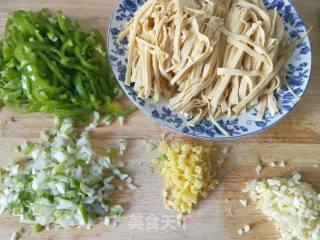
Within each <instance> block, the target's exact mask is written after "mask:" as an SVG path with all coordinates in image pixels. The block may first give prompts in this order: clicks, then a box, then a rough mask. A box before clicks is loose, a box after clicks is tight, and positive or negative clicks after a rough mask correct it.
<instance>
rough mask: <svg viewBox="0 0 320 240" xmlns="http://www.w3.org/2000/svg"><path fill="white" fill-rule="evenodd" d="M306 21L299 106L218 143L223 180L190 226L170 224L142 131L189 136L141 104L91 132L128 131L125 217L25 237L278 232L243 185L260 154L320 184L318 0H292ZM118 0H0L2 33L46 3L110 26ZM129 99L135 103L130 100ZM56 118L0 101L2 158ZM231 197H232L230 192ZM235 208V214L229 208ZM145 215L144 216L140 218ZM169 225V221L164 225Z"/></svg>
mask: <svg viewBox="0 0 320 240" xmlns="http://www.w3.org/2000/svg"><path fill="white" fill-rule="evenodd" d="M292 2H293V4H294V5H295V7H296V8H297V9H298V11H299V13H300V14H301V16H302V18H303V19H304V20H305V22H306V24H307V26H308V27H311V26H313V27H314V29H313V31H312V33H311V34H310V37H311V41H312V48H313V70H312V78H311V80H310V85H309V87H308V90H307V92H306V94H305V96H304V97H303V98H302V100H301V103H300V104H299V105H298V107H297V108H296V109H295V110H294V111H293V112H292V113H290V114H289V116H288V118H286V119H285V120H283V121H282V122H281V123H279V124H277V125H276V126H275V127H273V128H272V129H269V130H267V131H265V132H263V133H261V134H258V135H254V136H251V137H247V138H244V139H241V140H237V141H232V142H220V143H216V144H217V145H218V146H220V147H221V148H224V147H225V146H228V147H229V148H230V152H229V153H228V154H227V156H217V159H219V158H221V157H226V158H227V161H226V164H225V166H224V167H223V169H222V171H221V172H220V174H219V179H220V181H221V184H220V186H219V188H218V189H217V190H216V191H214V192H213V193H211V194H210V195H209V198H208V199H206V200H203V201H201V203H200V205H199V207H198V208H197V209H196V210H195V211H194V212H193V214H192V215H191V216H188V217H187V224H186V226H185V229H182V228H181V227H178V226H177V225H176V224H175V222H174V223H173V224H172V225H173V226H171V228H170V227H168V226H167V227H166V226H164V224H165V223H167V222H168V221H169V220H172V219H174V217H175V213H174V212H172V211H168V210H165V209H164V208H163V204H162V199H161V193H162V188H163V181H162V177H161V176H159V174H158V173H157V169H155V168H154V166H153V164H152V163H151V159H153V158H154V157H155V156H156V154H157V153H156V151H151V152H150V151H146V148H145V146H144V145H143V143H142V139H151V140H159V139H161V138H162V136H163V135H164V134H166V135H167V136H168V137H169V138H172V139H176V140H190V138H189V137H185V136H182V135H180V134H178V133H175V132H171V131H170V130H168V129H166V128H164V127H162V126H160V125H158V124H156V123H155V122H153V121H152V120H150V119H148V118H147V117H145V116H144V115H143V114H142V113H140V112H138V111H137V112H135V113H134V114H132V115H131V116H130V117H129V118H128V119H126V121H125V126H123V127H121V126H120V125H119V124H118V123H115V124H113V125H112V126H109V127H102V128H98V129H95V130H94V131H92V132H91V135H90V136H91V139H92V142H93V143H94V145H95V146H97V148H101V149H103V147H104V146H106V145H108V144H109V143H112V142H114V140H115V139H118V138H127V139H130V141H129V151H128V153H127V155H126V156H125V160H126V161H127V162H128V165H127V167H128V169H129V171H130V173H131V174H132V175H133V177H134V178H135V181H136V183H137V185H139V186H140V187H139V189H138V190H137V191H135V192H124V193H122V194H121V195H120V196H118V197H119V201H120V202H123V203H124V204H125V206H126V208H127V209H128V211H127V213H126V214H125V216H123V217H122V218H121V219H119V225H118V226H117V227H116V228H113V227H106V226H105V225H103V224H99V225H97V226H94V228H93V229H91V230H87V229H82V228H81V229H70V230H49V231H44V232H42V233H40V234H33V233H31V234H29V235H28V236H25V237H23V239H46V240H47V239H52V240H55V239H98V240H100V239H113V240H125V239H137V240H149V239H150V240H157V239H164V240H166V239H168V240H169V239H170V240H175V239H177V240H178V239H179V240H180V239H195V240H197V239H199V240H200V239H204V240H206V239H210V240H220V239H221V240H229V239H230V240H235V239H259V240H260V239H261V240H272V239H278V233H277V232H276V231H275V229H274V227H273V225H272V223H270V222H268V221H267V220H266V218H264V217H263V216H262V215H261V214H260V213H259V212H258V211H257V210H255V209H254V207H253V206H251V205H249V206H248V207H243V206H241V205H240V203H239V199H244V198H246V196H245V195H243V193H242V192H241V189H242V188H243V187H244V183H245V181H246V180H251V179H254V178H256V175H255V167H256V166H255V164H256V159H257V158H258V157H261V159H262V160H263V161H264V162H266V163H268V162H271V161H279V160H285V161H287V165H288V167H287V168H285V169H283V168H271V167H267V168H265V169H264V170H263V172H262V176H261V177H273V176H289V175H290V174H291V173H292V172H293V171H296V170H298V171H300V172H301V173H302V175H303V177H304V179H305V181H307V182H310V183H311V184H312V185H313V186H315V187H316V189H318V190H319V189H320V175H319V170H320V169H319V168H316V167H315V166H314V165H315V164H320V77H319V76H320V14H319V13H320V1H319V0H295V1H292ZM116 3H117V0H51V1H49V0H46V1H44V0H38V1H34V0H28V1H25V0H14V1H13V0H0V37H1V36H2V35H3V34H4V26H5V23H6V19H7V15H8V13H9V12H10V11H13V10H17V9H28V10H39V9H41V8H43V7H45V8H49V9H51V10H57V9H62V10H63V12H64V13H65V14H66V15H67V16H69V17H72V18H75V19H78V20H79V22H80V23H81V24H82V25H83V26H84V27H85V28H87V29H89V28H93V27H94V28H96V29H98V30H99V31H101V32H102V33H104V34H105V33H106V31H107V26H108V21H109V17H110V15H111V13H112V10H113V8H114V6H115V5H116ZM124 101H125V104H130V103H129V102H128V100H124ZM51 126H52V117H50V116H48V115H45V114H31V115H21V114H16V113H13V112H12V111H10V110H9V109H7V108H5V107H4V108H1V109H0V150H1V152H0V164H1V165H4V164H7V163H8V162H10V161H13V160H15V157H14V154H13V152H14V151H13V150H14V148H15V146H16V145H17V144H21V143H23V142H25V141H26V140H31V139H37V138H38V137H39V134H40V132H41V131H43V130H47V129H49V128H50V127H51ZM228 198H230V201H229V202H227V201H226V199H228ZM230 210H232V212H233V216H231V214H230ZM138 217H139V218H142V220H143V222H142V223H143V224H144V225H143V226H142V227H141V228H142V229H132V228H134V227H137V226H136V225H137V221H138V220H139V218H138ZM151 218H153V220H155V219H157V220H158V221H157V226H158V227H159V229H155V228H156V227H155V226H153V229H152V227H150V226H147V225H148V223H150V221H151V220H150V219H151ZM140 220H141V219H140ZM246 224H251V225H252V226H253V227H252V231H250V232H249V233H248V234H246V235H244V236H241V237H240V236H239V235H238V233H237V231H238V229H239V228H240V227H243V226H244V225H246ZM0 226H1V227H0V239H9V237H10V235H11V234H12V232H14V231H16V230H17V229H18V228H19V226H20V225H19V222H18V219H17V218H15V217H9V216H6V215H3V216H1V217H0ZM161 228H163V229H161Z"/></svg>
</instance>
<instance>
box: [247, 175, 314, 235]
mask: <svg viewBox="0 0 320 240" xmlns="http://www.w3.org/2000/svg"><path fill="white" fill-rule="evenodd" d="M245 191H246V192H249V193H250V197H251V199H252V200H253V201H254V202H255V203H256V205H257V208H258V209H260V210H261V211H262V212H263V213H264V214H265V215H266V216H267V217H268V218H269V219H271V220H274V221H275V223H276V226H277V229H279V231H280V234H281V238H280V240H293V239H297V240H306V239H308V240H319V239H320V194H317V193H316V192H315V190H314V189H313V188H312V187H311V185H310V184H307V183H303V182H302V181H301V176H300V174H298V173H296V174H294V176H293V177H292V178H291V179H284V178H275V179H268V180H263V181H257V180H255V181H252V182H251V183H248V184H247V187H246V189H245Z"/></svg>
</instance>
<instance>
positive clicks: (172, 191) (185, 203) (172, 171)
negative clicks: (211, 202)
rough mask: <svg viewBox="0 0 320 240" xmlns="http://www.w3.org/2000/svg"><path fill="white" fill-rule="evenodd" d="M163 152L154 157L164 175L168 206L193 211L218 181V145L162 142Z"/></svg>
mask: <svg viewBox="0 0 320 240" xmlns="http://www.w3.org/2000/svg"><path fill="white" fill-rule="evenodd" d="M160 152H161V154H160V156H159V157H158V158H157V159H156V160H155V163H156V164H158V165H159V167H160V172H161V174H163V175H164V177H165V190H164V193H163V198H164V203H165V206H166V207H167V208H169V209H174V210H176V211H178V212H179V213H182V214H185V213H191V211H192V208H193V207H194V206H195V205H196V204H197V203H198V199H199V197H202V198H206V197H207V195H208V192H209V191H210V190H213V189H215V188H216V187H217V185H218V180H217V179H215V177H216V172H215V171H214V168H213V162H212V160H213V158H214V156H215V153H216V148H214V147H213V146H212V145H205V144H198V143H175V144H169V143H167V142H165V141H162V142H161V143H160Z"/></svg>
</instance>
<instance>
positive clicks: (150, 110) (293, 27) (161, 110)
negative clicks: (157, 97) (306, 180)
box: [107, 0, 311, 140]
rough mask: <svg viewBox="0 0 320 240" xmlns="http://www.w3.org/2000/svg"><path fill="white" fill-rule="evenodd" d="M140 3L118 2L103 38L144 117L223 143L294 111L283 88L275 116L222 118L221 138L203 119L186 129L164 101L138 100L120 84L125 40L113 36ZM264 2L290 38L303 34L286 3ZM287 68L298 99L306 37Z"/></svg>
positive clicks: (304, 81) (307, 52)
mask: <svg viewBox="0 0 320 240" xmlns="http://www.w3.org/2000/svg"><path fill="white" fill-rule="evenodd" d="M144 2H145V0H120V2H119V3H118V5H117V7H116V8H115V10H114V12H113V15H112V18H111V21H110V25H109V31H108V36H107V40H108V55H109V61H110V64H111V66H112V69H113V72H114V74H115V76H116V78H117V79H118V81H119V84H120V86H121V87H122V89H123V90H124V92H125V93H126V94H127V95H128V97H129V98H130V100H131V101H132V102H133V103H135V104H136V105H137V107H138V108H139V109H140V110H141V111H142V112H143V113H144V114H146V115H147V116H149V117H150V118H152V119H154V120H156V121H157V122H159V123H161V124H163V125H164V126H166V127H168V128H171V129H173V130H176V131H178V132H180V133H184V134H187V135H190V136H194V137H198V138H203V139H209V140H223V139H233V138H239V137H244V136H248V135H251V134H255V133H258V132H261V131H263V130H265V129H267V128H270V127H271V126H273V125H274V124H276V123H277V122H279V121H280V120H282V119H283V118H284V117H285V116H286V115H287V114H288V113H289V112H291V111H292V110H293V109H294V108H295V106H296V105H297V103H298V100H297V99H296V98H295V97H294V96H293V95H292V94H291V93H290V91H289V90H288V89H287V88H286V87H283V88H282V89H281V91H280V92H279V93H278V94H277V96H276V97H277V98H278V104H279V108H280V111H279V113H278V114H277V115H276V116H274V117H272V116H271V114H270V113H269V112H267V113H266V116H265V118H264V119H263V120H261V121H259V120H257V118H256V115H257V109H256V108H253V109H252V110H251V111H249V112H247V113H245V114H241V115H240V116H238V117H236V118H228V117H223V118H222V119H220V120H219V121H218V123H219V124H220V125H221V126H222V127H223V128H224V129H225V130H226V131H227V132H228V133H229V136H225V135H224V134H222V133H221V132H220V131H219V130H218V129H217V128H216V127H215V126H214V125H213V123H212V122H211V121H209V120H207V119H205V120H203V121H202V122H201V123H200V124H198V125H196V126H189V125H188V124H187V122H188V118H186V117H185V116H183V115H182V114H180V113H177V112H174V111H172V110H170V108H169V106H168V102H167V101H165V100H161V101H160V102H157V103H155V102H154V101H153V100H152V99H141V98H139V97H138V96H137V94H136V92H135V91H134V90H133V86H126V85H125V84H124V80H125V74H126V67H127V50H128V49H127V46H128V41H127V40H124V41H123V42H121V43H120V42H118V41H117V36H118V34H119V33H120V31H121V30H122V29H123V27H124V26H125V25H126V23H128V22H129V21H130V19H131V18H132V17H133V16H134V13H135V12H136V11H137V9H139V8H140V7H141V6H142V5H143V4H144ZM264 2H265V5H266V6H267V8H268V9H270V10H271V9H274V8H277V9H278V11H279V14H280V15H281V17H282V19H283V21H284V24H285V31H286V34H287V35H288V36H290V37H291V38H292V39H299V38H301V37H302V36H303V35H304V34H305V33H306V32H307V29H306V27H305V24H304V22H303V20H302V19H301V18H300V16H299V14H298V13H297V11H296V10H295V9H294V7H293V6H292V4H291V3H290V2H289V1H288V0H273V1H272V0H264ZM287 69H288V72H287V80H288V83H289V85H290V86H291V87H292V89H293V90H294V92H295V93H296V94H297V95H298V96H300V97H302V95H303V94H304V92H305V90H306V88H307V85H308V82H309V77H310V74H311V46H310V41H309V38H306V39H305V40H304V41H303V42H302V43H300V44H299V45H298V46H297V48H296V49H295V51H294V52H293V54H292V57H291V58H290V60H289V61H288V64H287Z"/></svg>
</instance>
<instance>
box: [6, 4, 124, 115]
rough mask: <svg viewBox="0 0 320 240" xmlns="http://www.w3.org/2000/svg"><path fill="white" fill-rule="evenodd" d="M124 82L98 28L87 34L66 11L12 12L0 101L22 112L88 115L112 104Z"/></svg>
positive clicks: (107, 109) (109, 109) (106, 109)
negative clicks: (119, 79)
mask: <svg viewBox="0 0 320 240" xmlns="http://www.w3.org/2000/svg"><path fill="white" fill-rule="evenodd" d="M119 91H120V90H119V86H118V84H117V82H116V80H115V79H114V77H113V75H112V74H111V70H110V68H109V66H108V63H107V59H106V50H105V43H104V40H103V38H102V36H101V35H100V33H98V32H97V31H95V30H93V31H91V32H85V31H83V30H82V28H81V27H80V25H79V24H78V23H77V22H76V21H73V20H71V19H69V18H66V17H65V16H64V15H63V14H62V12H61V11H58V12H57V13H56V15H55V17H53V16H51V14H50V13H49V12H48V11H46V10H41V11H39V12H37V13H32V12H26V11H15V12H12V13H10V15H9V19H8V21H7V25H6V29H5V35H4V38H3V40H2V41H1V42H0V101H1V102H2V103H3V104H5V105H7V106H9V107H10V108H11V109H13V110H14V111H17V112H21V113H31V112H47V113H53V114H54V115H56V116H58V117H63V118H72V119H83V117H84V116H86V115H88V114H90V113H92V112H93V111H99V112H103V113H107V112H109V113H110V112H111V113H112V112H113V113H116V114H117V115H126V114H128V113H129V112H130V110H128V111H123V110H121V109H119V108H116V107H114V106H113V105H112V100H113V99H115V98H116V97H117V96H118V95H119Z"/></svg>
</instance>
